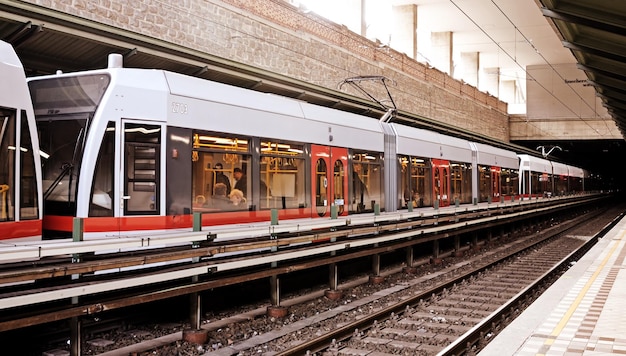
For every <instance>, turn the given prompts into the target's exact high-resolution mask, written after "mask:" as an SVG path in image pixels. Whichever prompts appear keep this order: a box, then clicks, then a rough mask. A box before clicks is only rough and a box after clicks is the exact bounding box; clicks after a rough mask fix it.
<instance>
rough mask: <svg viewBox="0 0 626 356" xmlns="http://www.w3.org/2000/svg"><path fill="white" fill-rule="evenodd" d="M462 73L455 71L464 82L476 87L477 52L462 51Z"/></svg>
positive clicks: (478, 66)
mask: <svg viewBox="0 0 626 356" xmlns="http://www.w3.org/2000/svg"><path fill="white" fill-rule="evenodd" d="M461 65H462V67H463V72H462V73H456V74H457V75H458V76H459V78H460V79H462V80H463V81H464V82H465V83H467V84H469V85H471V86H474V87H476V88H478V71H479V69H480V55H479V53H478V52H462V53H461Z"/></svg>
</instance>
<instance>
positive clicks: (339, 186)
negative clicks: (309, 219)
mask: <svg viewBox="0 0 626 356" xmlns="http://www.w3.org/2000/svg"><path fill="white" fill-rule="evenodd" d="M311 182H312V184H311V189H312V192H311V198H312V200H313V202H312V206H313V213H312V215H313V217H330V213H331V206H336V207H337V215H347V214H348V209H347V206H346V204H347V202H348V196H347V195H348V149H347V148H339V147H330V146H318V145H311Z"/></svg>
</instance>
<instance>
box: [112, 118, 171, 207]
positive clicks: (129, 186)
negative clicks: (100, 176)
mask: <svg viewBox="0 0 626 356" xmlns="http://www.w3.org/2000/svg"><path fill="white" fill-rule="evenodd" d="M123 127H124V134H123V143H122V148H123V149H122V152H123V156H122V167H123V180H124V181H123V184H124V186H123V194H122V197H121V198H122V214H123V215H124V216H129V215H158V214H159V213H160V200H161V199H160V195H161V194H160V189H161V184H160V171H161V135H162V131H163V130H162V128H161V125H155V124H154V123H144V122H138V121H130V120H125V121H124V122H123Z"/></svg>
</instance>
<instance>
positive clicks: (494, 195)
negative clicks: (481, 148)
mask: <svg viewBox="0 0 626 356" xmlns="http://www.w3.org/2000/svg"><path fill="white" fill-rule="evenodd" d="M500 170H501V168H500V167H495V166H492V167H491V201H492V202H499V201H500V190H501V187H500Z"/></svg>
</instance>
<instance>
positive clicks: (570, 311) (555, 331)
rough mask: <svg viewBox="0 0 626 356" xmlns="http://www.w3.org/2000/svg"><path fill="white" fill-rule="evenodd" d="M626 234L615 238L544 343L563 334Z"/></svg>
mask: <svg viewBox="0 0 626 356" xmlns="http://www.w3.org/2000/svg"><path fill="white" fill-rule="evenodd" d="M625 234H626V230H622V232H621V234H620V235H619V237H618V238H616V239H615V241H616V242H615V244H614V245H613V247H612V248H611V250H609V253H608V254H607V255H606V257H604V259H603V260H602V263H600V265H599V266H598V267H597V268H596V270H595V272H594V273H593V275H591V278H589V280H588V281H587V283H585V286H584V287H583V289H582V290H581V291H580V292H579V293H578V296H577V297H576V299H575V300H574V303H572V305H570V307H569V309H567V312H566V313H565V315H563V317H562V318H561V320H560V321H559V322H558V323H557V324H556V326H555V327H554V329H553V330H552V333H550V336H551V338H549V339H546V341H544V343H543V344H544V345H547V346H550V345H552V344H553V343H554V341H555V340H556V337H557V336H559V335H560V334H561V331H563V329H564V328H565V325H567V323H568V322H569V319H570V318H571V317H572V315H573V314H574V312H575V311H576V309H577V308H578V305H579V304H580V302H581V301H582V300H583V298H584V297H585V295H586V294H587V291H588V290H589V288H591V286H592V285H593V283H594V282H595V280H596V279H598V276H599V275H600V272H602V269H603V268H604V266H605V265H606V264H607V263H608V261H609V259H610V258H611V256H612V255H613V253H615V250H617V247H618V246H619V244H620V241H621V240H622V238H623V237H624V235H625ZM544 355H545V354H539V353H538V354H536V356H544Z"/></svg>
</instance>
